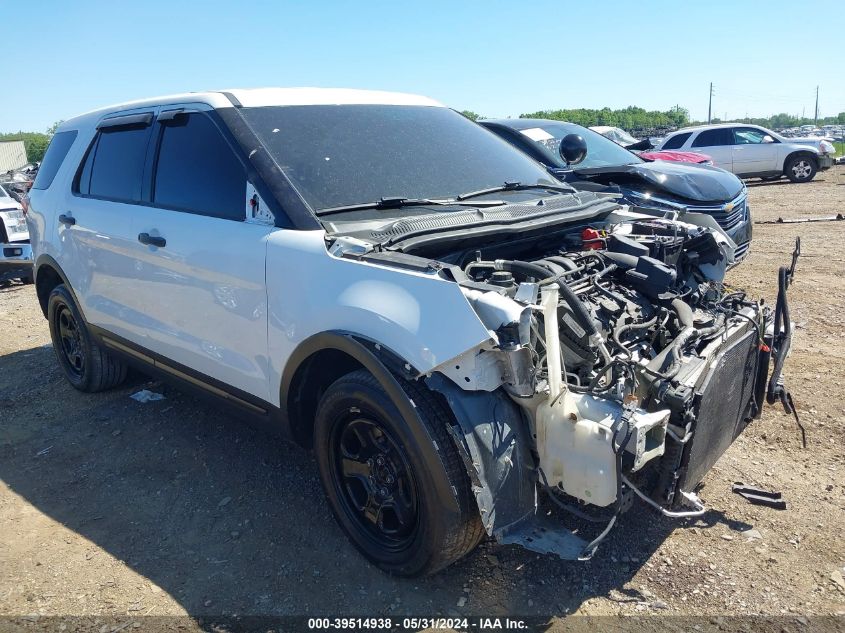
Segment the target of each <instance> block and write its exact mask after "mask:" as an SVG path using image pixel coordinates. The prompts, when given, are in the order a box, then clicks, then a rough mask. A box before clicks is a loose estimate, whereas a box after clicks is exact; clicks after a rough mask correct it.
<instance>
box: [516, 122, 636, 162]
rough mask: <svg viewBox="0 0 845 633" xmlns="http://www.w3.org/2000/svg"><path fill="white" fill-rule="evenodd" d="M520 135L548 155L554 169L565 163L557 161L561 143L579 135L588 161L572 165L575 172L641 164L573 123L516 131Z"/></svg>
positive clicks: (626, 152)
mask: <svg viewBox="0 0 845 633" xmlns="http://www.w3.org/2000/svg"><path fill="white" fill-rule="evenodd" d="M519 132H520V134H522V135H524V136H527V137H528V138H530V139H531V140H532V141H534V142H535V143H536V144H537V145H538V146H539V147H540V149H541V151H542V152H543V153H544V154H547V155H548V157H549V158H550V159H551V161H552V162H553V163H554V164H555V165H559V166H560V167H565V166H566V163H564V162H563V160H562V159H561V158H560V154H559V153H558V148H559V147H560V141H561V139H562V138H563V137H564V136H566V135H567V134H580V135H581V137H582V138H583V139H584V141H586V143H587V157H586V158H585V159H584V160H583V161H582V162H580V163H578V164H577V165H575V166H574V167H575V169H589V168H591V167H615V166H617V165H633V164H634V163H642V162H643V161H642V159H640V158H638V157H637V155H636V154H633V153H631V152H629V151H628V150H627V149H625V148H624V147H620V146H619V145H617V144H616V143H614V142H613V141H611V140H610V139H607V138H605V137H603V136H602V135H601V134H599V133H598V132H593V131H592V130H588V129H587V128H585V127H581V126H580V125H575V124H574V123H544V124H543V125H542V126H541V127H535V128H529V129H526V130H519Z"/></svg>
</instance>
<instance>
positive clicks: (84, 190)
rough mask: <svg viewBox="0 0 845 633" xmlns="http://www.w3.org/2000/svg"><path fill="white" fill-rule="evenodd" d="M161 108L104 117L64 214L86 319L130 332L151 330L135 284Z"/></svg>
mask: <svg viewBox="0 0 845 633" xmlns="http://www.w3.org/2000/svg"><path fill="white" fill-rule="evenodd" d="M154 115H155V109H146V110H138V111H131V112H123V113H117V114H114V115H109V116H108V117H107V118H106V119H104V120H102V121H101V122H100V124H99V126H98V128H97V131H96V133H95V135H94V137H93V140H92V141H91V143H90V145H89V147H88V150H87V152H86V153H85V156H84V158H83V160H82V163H81V164H80V165H79V168H78V170H77V172H76V175H75V176H74V179H73V183H72V185H71V187H72V192H73V195H72V196H65V197H62V198H61V200H62V201H67V202H66V203H64V202H63V207H62V208H59V209H58V211H57V213H56V216H55V217H54V220H55V221H56V246H57V249H58V250H59V256H58V258H57V259H58V260H59V261H61V262H62V267H63V269H64V272H65V274H66V275H67V277H68V280H69V281H70V283H71V286H72V287H73V289H74V292H75V293H76V296H77V298H78V299H79V301H80V302H81V304H82V311H83V314H84V315H85V318H86V320H87V321H88V322H89V323H91V324H92V325H96V326H100V327H103V328H105V329H108V330H110V331H112V332H114V333H116V334H119V335H121V336H125V337H130V336H133V335H134V334H135V333H137V332H138V331H139V330H140V329H143V322H142V321H143V319H142V313H141V312H140V310H139V308H140V305H139V302H138V297H137V295H136V293H135V286H136V283H137V280H138V269H137V267H136V262H135V254H136V253H135V252H136V245H137V232H134V230H133V221H134V218H135V216H136V214H137V212H138V210H139V209H140V208H141V207H140V206H139V205H140V204H141V203H142V199H143V192H142V189H143V185H142V183H143V180H144V170H145V165H146V162H147V153H148V151H149V149H150V140H151V132H152V122H153V117H154Z"/></svg>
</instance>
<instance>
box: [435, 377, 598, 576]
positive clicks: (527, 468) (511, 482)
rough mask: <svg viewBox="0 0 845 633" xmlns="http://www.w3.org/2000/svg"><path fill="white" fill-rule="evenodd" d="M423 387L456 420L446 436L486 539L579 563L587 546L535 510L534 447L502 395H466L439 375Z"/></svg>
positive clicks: (519, 417)
mask: <svg viewBox="0 0 845 633" xmlns="http://www.w3.org/2000/svg"><path fill="white" fill-rule="evenodd" d="M426 384H427V385H428V387H429V388H431V389H432V390H434V391H436V392H438V393H440V394H442V395H443V396H444V397H445V398H446V401H447V402H448V404H449V407H450V408H451V410H452V412H453V414H454V415H455V418H456V419H457V422H458V426H457V427H452V428H450V432H451V434H452V438H453V439H454V440H455V445H456V446H457V447H458V451H459V452H460V454H461V456H462V457H463V459H464V465H465V466H466V469H467V473H468V474H469V477H470V481H471V482H472V489H473V492H474V493H475V499H476V502H477V503H478V510H479V512H480V513H481V521H482V523H483V524H484V528H485V530H486V531H487V534H489V535H490V536H493V537H494V538H495V539H496V540H497V541H499V543H502V544H505V545H521V546H522V547H525V548H526V549H529V550H531V551H534V552H538V553H541V554H555V555H557V556H559V557H561V558H563V559H567V560H576V559H578V558H579V557H580V556H581V555H582V554H583V552H584V549H585V547H586V546H587V542H586V541H584V540H583V539H581V538H579V537H578V536H576V535H575V534H573V533H572V532H571V531H570V530H568V529H567V528H566V527H565V526H564V525H561V524H560V522H559V521H558V520H555V519H553V518H550V517H548V516H546V515H545V514H544V513H543V510H542V509H541V508H540V507H538V505H537V474H536V467H535V463H534V458H533V457H532V455H531V450H530V447H531V446H532V445H533V442H532V441H531V438H530V437H529V431H528V424H527V422H526V421H525V419H524V418H523V415H522V413H521V411H520V409H519V407H518V406H517V405H516V404H515V403H514V402H513V401H512V400H511V399H510V398H509V397H508V396H506V395H504V394H502V393H497V392H483V391H464V390H463V389H461V388H460V387H458V386H457V385H455V384H454V383H453V382H452V381H451V380H449V379H448V378H446V377H445V376H443V375H442V374H439V373H434V374H432V375H431V376H429V377H428V378H427V379H426Z"/></svg>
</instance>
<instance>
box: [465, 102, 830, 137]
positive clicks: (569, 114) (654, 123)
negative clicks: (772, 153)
mask: <svg viewBox="0 0 845 633" xmlns="http://www.w3.org/2000/svg"><path fill="white" fill-rule="evenodd" d="M461 114H463V115H464V116H465V117H467V118H469V119H472V120H473V121H477V120H478V119H483V118H485V117H484V116H483V115H481V114H478V113H477V112H473V111H472V110H464V111H463V112H462V113H461ZM519 118H520V119H552V120H554V121H567V122H569V123H577V124H578V125H583V126H584V127H591V126H594V125H609V126H612V127H620V128H622V129H623V130H628V131H631V130H642V129H655V128H671V129H676V128H680V127H685V126H688V125H702V124H705V123H707V121H691V120H690V117H689V111H688V110H687V109H686V108H681V107H679V106H676V107H674V108H671V109H669V110H663V111H661V110H645V109H644V108H639V107H637V106H628V107H627V108H622V109H619V110H613V109H611V108H601V109H600V110H597V109H591V108H571V109H561V110H538V111H537V112H529V113H525V114H520V115H519ZM732 121H736V122H742V123H751V124H754V125H761V126H763V127H767V128H770V129H782V128H788V127H799V126H801V125H812V124H813V119H812V118H807V117H797V116H794V115H791V114H786V113H781V114H774V115H772V116H769V117H752V118H743V119H732ZM712 122H713V123H721V122H722V120H721V119H719V118H714V119H713V121H712ZM819 125H845V112H840V113H839V114H838V115H836V116H828V117H824V118H821V119H819Z"/></svg>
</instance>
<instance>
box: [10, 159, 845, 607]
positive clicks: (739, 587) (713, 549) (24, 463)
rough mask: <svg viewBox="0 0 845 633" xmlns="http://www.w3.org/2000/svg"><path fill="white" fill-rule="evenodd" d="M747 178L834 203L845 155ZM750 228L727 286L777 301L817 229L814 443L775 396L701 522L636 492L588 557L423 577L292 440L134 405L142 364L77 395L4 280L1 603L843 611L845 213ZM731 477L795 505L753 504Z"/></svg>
mask: <svg viewBox="0 0 845 633" xmlns="http://www.w3.org/2000/svg"><path fill="white" fill-rule="evenodd" d="M749 190H750V199H751V204H752V209H753V214H754V217H755V219H757V220H771V219H776V218H778V217H784V218H792V217H806V216H819V215H827V214H835V213H840V212H843V211H845V168H842V167H837V168H834V170H831V171H829V172H826V173H825V174H823V175H822V176H821V177H819V178H817V180H816V181H815V182H813V183H811V184H807V185H792V184H788V183H774V184H765V185H763V184H756V183H752V184H751V186H750V187H749ZM754 230H755V238H754V243H753V246H752V252H751V255H750V257H749V259H748V260H747V261H746V262H745V263H744V264H743V265H741V266H740V267H738V268H737V269H736V270H734V271H732V272H731V274H730V278H729V281H730V283H731V284H733V285H735V286H738V287H743V288H745V289H747V290H749V291H751V292H752V293H754V294H760V295H762V296H764V297H766V298H767V299H768V300H770V301H771V300H773V299H774V294H775V281H776V274H777V268H778V266H779V265H781V264H784V263H786V262H787V261H788V259H789V252H790V251H791V248H792V244H793V241H794V239H795V237H796V236H798V235H800V236H801V237H802V239H803V249H804V255H803V257H802V259H801V261H800V263H799V266H798V273H797V278H796V283H795V286H794V287H793V291H792V308H793V320H794V321H795V323H796V325H797V328H798V329H797V333H796V337H795V341H794V347H793V354H792V356H791V358H790V359H789V362H788V364H787V368H786V376H787V380H788V383H789V385H790V386H791V388H792V391H793V393H794V396H795V400H796V402H797V404H798V409H799V412H800V415H801V419H802V420H803V422H804V424H805V425H806V427H807V436H808V444H809V448H808V449H807V450H802V449H801V445H800V439H799V437H800V436H799V433H798V429H797V427H796V426H795V423H794V421H793V419H792V418H791V417H790V416H787V415H785V414H784V413H783V411H782V410H781V409H780V408H778V407H769V408H768V409H767V410H766V412H765V414H764V416H763V418H762V419H761V420H759V421H757V422H755V423H754V424H753V425H752V426H751V427H750V428H749V430H748V431H747V432H746V433H745V435H744V436H743V437H741V438H740V439H739V440H738V441H737V442H736V444H734V446H733V447H732V448H731V449H730V450H729V452H728V453H727V454H726V455H725V456H724V457H723V458H722V459H721V460H720V461H719V463H718V464H717V465H716V468H715V469H714V470H713V471H712V472H711V473H710V474H709V475H708V476H707V478H706V479H705V486H704V488H703V490H702V491H701V496H702V498H703V499H704V501H705V502H706V503H707V505H708V506H709V507H710V508H712V511H711V512H710V513H708V514H707V515H706V516H705V517H704V518H703V519H702V520H698V521H696V522H693V523H686V524H685V523H678V522H672V521H669V520H667V519H663V518H660V517H658V516H656V515H655V514H653V513H651V512H649V511H648V510H646V509H645V508H644V507H642V506H639V507H637V508H635V509H636V511H635V512H631V513H629V514H627V515H625V516H624V518H623V520H622V521H621V523H620V524H619V525H618V527H616V529H615V530H614V532H613V533H612V534H611V536H610V538H609V539H608V541H607V542H606V543H605V544H604V545H603V546H602V547H601V549H600V550H599V553H598V554H597V556H596V558H595V559H594V560H592V561H590V562H586V563H575V562H563V561H560V560H558V559H556V558H554V557H550V556H537V555H535V554H532V553H529V552H527V551H525V550H522V549H519V548H516V547H500V546H497V545H495V544H493V543H484V544H482V545H481V546H480V547H479V548H478V549H477V550H476V551H475V552H474V553H473V554H472V555H470V556H468V557H467V558H466V559H464V560H462V561H460V562H459V563H457V564H456V565H454V566H452V567H451V568H449V569H447V570H446V571H444V572H442V573H440V574H439V575H436V576H434V577H432V578H426V579H420V580H401V579H395V578H391V577H388V576H386V575H384V574H382V573H381V572H379V571H378V570H376V569H374V568H372V567H370V566H369V565H368V564H366V563H365V562H364V561H363V560H362V559H361V557H360V556H359V555H358V554H357V553H356V552H355V551H354V550H353V549H352V547H351V546H350V545H349V544H348V543H347V541H346V539H345V538H344V536H343V535H342V534H341V532H340V530H339V529H338V527H337V526H336V525H335V522H334V520H333V519H332V517H331V514H330V511H329V508H328V506H327V505H326V502H325V501H324V499H323V494H322V491H321V489H320V486H319V482H318V478H317V474H316V468H315V463H314V460H313V457H312V456H311V455H309V454H307V453H306V452H304V451H302V450H300V449H298V448H297V447H295V446H292V445H286V444H284V443H281V442H279V441H276V440H274V439H272V438H269V437H268V436H266V435H264V434H262V433H260V432H258V431H256V430H253V429H252V428H251V427H248V426H246V425H243V424H241V423H240V422H239V421H237V420H235V419H231V418H229V417H221V415H220V413H219V412H218V411H217V410H215V408H214V407H213V406H211V405H208V404H206V403H204V402H201V401H198V400H195V399H194V398H193V397H191V396H188V395H185V394H183V393H180V392H179V391H177V390H175V389H173V388H171V387H168V386H166V385H155V386H154V387H153V389H154V390H156V391H161V392H163V393H164V395H165V396H166V399H165V400H163V401H159V402H152V403H147V404H141V403H138V402H135V401H134V400H132V399H130V398H129V395H130V394H131V393H134V392H135V391H137V390H138V389H139V388H141V387H143V386H145V384H146V383H145V379H144V378H143V377H139V378H136V379H134V381H133V382H131V384H129V385H127V386H126V387H125V388H122V389H119V390H116V391H112V392H108V393H102V394H97V395H86V394H82V393H78V392H76V391H74V390H73V389H72V388H70V387H69V386H68V385H67V383H65V381H64V380H63V379H62V377H61V376H60V374H59V370H58V367H57V365H56V361H55V358H54V356H53V352H52V349H51V347H50V339H49V334H48V331H47V324H46V321H45V320H44V319H43V317H42V315H41V313H40V311H39V308H38V305H37V302H36V299H35V293H34V291H33V288H32V287H31V286H20V285H14V286H10V287H5V288H2V289H0V332H2V336H0V420H2V423H0V534H2V538H0V615H2V614H6V615H23V614H41V615H49V614H59V615H62V614H77V615H94V614H102V615H107V614H108V615H115V616H120V617H126V616H131V617H136V616H142V615H167V614H191V615H195V616H196V615H202V614H228V615H232V614H273V615H283V614H309V615H318V614H322V615H326V614H345V615H362V616H367V615H378V614H403V613H412V614H416V615H421V614H452V615H456V614H480V615H496V614H506V613H518V614H522V615H530V614H535V615H540V616H546V617H548V616H552V617H553V620H552V622H553V621H554V618H557V617H558V616H562V615H565V614H571V613H584V614H636V613H661V614H664V613H666V614H690V615H695V614H705V615H707V616H711V617H714V616H716V615H730V614H747V613H760V614H771V615H779V614H784V613H796V614H805V615H809V614H825V615H828V614H839V615H845V581H843V580H842V575H843V574H845V538H843V526H845V458H843V438H845V401H843V397H842V393H843V380H845V348H843V346H842V342H843V340H845V222H838V223H837V222H833V223H819V224H792V225H759V226H756V227H755V229H754ZM734 481H744V482H747V483H754V484H758V485H760V486H763V487H765V488H769V489H776V490H780V491H782V492H783V495H784V497H785V499H786V500H787V503H788V509H787V510H785V511H777V510H773V509H769V508H764V507H757V506H752V505H750V504H748V503H747V502H746V501H744V500H742V499H741V498H739V497H737V496H735V495H733V494H732V493H731V491H730V484H731V482H734ZM746 530H754V531H755V532H751V533H750V535H746V534H743V531H746ZM462 598H464V599H465V601H464V600H461V599H462ZM459 602H460V604H461V605H463V606H458V604H459Z"/></svg>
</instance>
